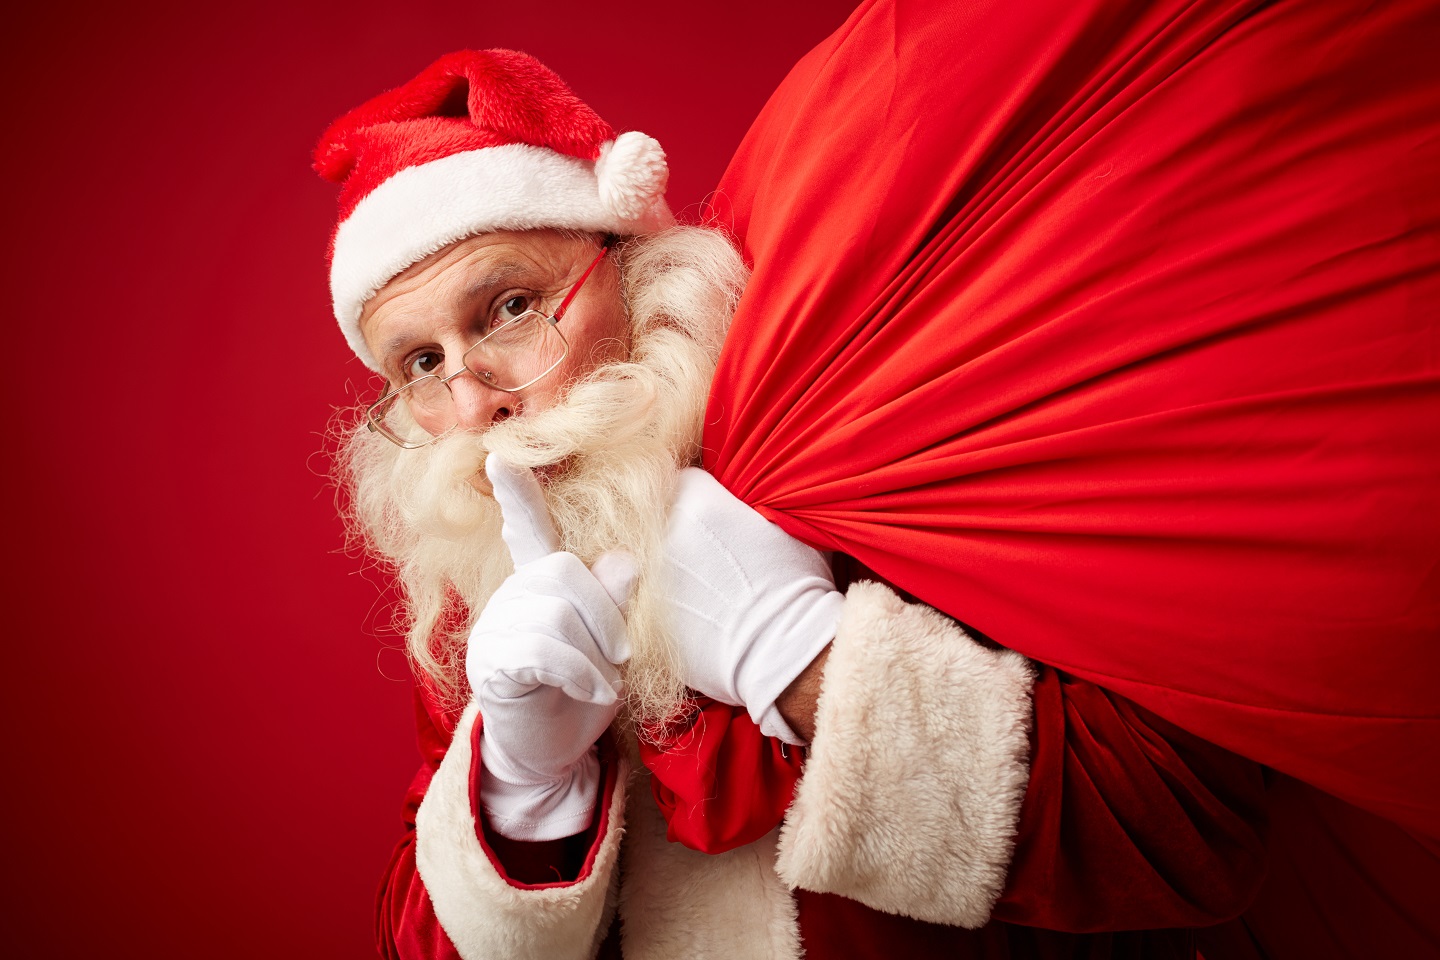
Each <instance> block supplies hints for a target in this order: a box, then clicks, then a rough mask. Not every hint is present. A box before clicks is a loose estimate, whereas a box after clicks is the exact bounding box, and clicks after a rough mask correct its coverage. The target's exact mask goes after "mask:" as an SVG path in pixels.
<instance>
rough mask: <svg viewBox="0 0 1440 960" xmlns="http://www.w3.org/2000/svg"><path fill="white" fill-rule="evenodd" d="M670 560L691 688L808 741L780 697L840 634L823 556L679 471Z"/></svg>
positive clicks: (668, 573)
mask: <svg viewBox="0 0 1440 960" xmlns="http://www.w3.org/2000/svg"><path fill="white" fill-rule="evenodd" d="M665 561H666V563H665V565H664V569H663V570H662V572H661V576H662V578H663V579H662V580H661V586H662V588H663V589H664V590H665V594H664V595H665V596H666V598H667V599H668V600H669V601H670V603H669V613H670V617H669V622H668V625H669V626H670V628H671V630H672V632H673V635H674V637H675V642H676V644H677V645H678V647H679V649H680V660H681V664H682V668H683V670H684V671H685V681H686V683H688V684H689V685H690V687H691V688H693V689H694V690H697V691H698V692H700V693H703V694H705V695H707V696H709V697H712V698H714V699H716V700H719V701H721V702H722V703H728V704H731V705H734V706H744V707H745V708H746V709H747V710H748V711H749V713H750V716H751V718H753V719H754V720H755V722H756V723H757V724H759V726H760V730H761V732H762V733H764V734H765V735H766V736H771V737H779V738H780V739H781V740H785V741H786V742H788V743H796V744H799V743H804V741H803V740H802V739H801V738H800V737H799V736H797V735H796V734H795V732H794V731H793V730H792V729H791V728H790V725H789V724H788V723H786V722H785V719H784V718H783V717H782V716H781V715H780V711H779V710H778V709H777V708H776V706H775V700H776V698H778V697H779V696H780V694H782V693H783V692H785V688H786V687H788V686H790V684H791V682H792V681H794V679H795V678H796V677H798V676H799V675H800V673H801V672H802V671H803V670H804V669H805V668H806V667H807V666H809V665H810V661H812V660H814V659H815V657H816V656H817V655H818V654H819V653H820V652H821V651H822V650H824V649H825V646H826V645H827V644H828V643H829V642H830V641H831V640H833V639H834V637H835V627H836V624H837V623H838V622H839V620H840V608H841V606H842V605H843V603H844V597H843V596H842V595H841V594H840V592H839V591H837V590H836V589H835V580H834V578H833V576H832V575H831V573H830V564H829V562H828V561H827V560H826V558H825V556H824V554H822V553H821V552H820V551H818V550H815V549H813V548H811V547H808V546H806V545H805V544H803V543H801V542H800V541H799V540H796V539H795V538H794V537H792V536H790V534H788V533H786V532H785V531H784V530H781V529H780V528H779V527H777V526H776V525H775V524H773V523H771V522H770V521H769V520H766V519H765V518H764V517H762V516H760V514H758V513H756V512H755V511H754V510H753V509H751V508H750V507H749V506H748V505H746V504H745V503H743V502H742V501H740V500H738V499H736V498H735V497H734V496H733V495H732V494H731V493H730V492H729V491H728V490H726V489H725V488H724V487H722V486H721V485H720V483H719V481H717V480H716V479H715V478H714V477H712V476H710V475H709V474H708V473H706V472H705V471H703V470H697V469H695V468H693V467H691V468H689V469H686V470H682V471H681V472H680V481H679V484H678V486H677V493H676V496H675V503H674V505H673V506H672V507H671V509H670V520H669V525H668V527H667V529H666V534H665Z"/></svg>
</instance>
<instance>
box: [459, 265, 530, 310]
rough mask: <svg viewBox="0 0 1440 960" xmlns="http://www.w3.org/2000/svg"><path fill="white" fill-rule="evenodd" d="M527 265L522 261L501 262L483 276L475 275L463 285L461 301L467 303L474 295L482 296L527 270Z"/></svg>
mask: <svg viewBox="0 0 1440 960" xmlns="http://www.w3.org/2000/svg"><path fill="white" fill-rule="evenodd" d="M527 269H528V267H527V266H526V265H525V264H523V263H502V264H499V265H498V266H496V267H495V268H494V269H492V270H491V271H490V272H489V273H487V274H485V275H484V276H483V277H476V278H475V279H474V280H472V281H470V282H469V283H467V284H466V285H465V288H464V290H463V291H461V294H460V302H461V303H469V302H470V301H471V300H474V299H475V298H476V297H479V296H482V295H483V294H485V293H487V292H488V291H490V290H493V289H495V288H496V287H500V286H504V285H505V284H507V283H511V282H513V281H514V280H515V278H516V277H519V276H521V275H522V274H524V273H525V272H526V271H527Z"/></svg>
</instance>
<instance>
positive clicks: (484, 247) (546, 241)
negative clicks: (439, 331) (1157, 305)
mask: <svg viewBox="0 0 1440 960" xmlns="http://www.w3.org/2000/svg"><path fill="white" fill-rule="evenodd" d="M602 242H603V239H602V238H598V237H592V236H591V235H589V234H577V233H569V232H565V231H559V230H526V231H501V232H495V233H484V234H477V235H475V236H471V237H466V238H465V239H463V240H459V241H456V242H455V243H452V244H449V245H448V246H446V247H442V248H441V249H439V250H437V251H435V252H434V253H432V254H430V255H429V256H427V257H424V258H423V259H421V260H419V261H417V262H416V263H413V264H411V265H410V266H409V267H406V268H405V269H404V270H403V271H401V272H400V273H398V274H396V275H395V276H394V277H392V278H390V280H389V281H387V282H386V283H385V284H384V285H383V286H382V287H381V288H380V289H379V291H377V292H376V294H375V296H373V297H371V298H370V300H369V301H367V302H366V304H365V307H364V310H363V311H362V313H361V319H360V323H361V328H362V330H363V329H364V328H365V326H366V324H367V321H368V320H370V319H372V318H373V317H374V316H375V315H376V314H377V313H385V312H387V310H388V309H389V308H390V306H391V305H392V304H394V303H397V302H399V301H402V300H403V301H410V300H426V301H429V300H436V301H449V300H454V299H457V298H458V299H462V300H468V299H470V298H471V297H472V296H473V295H475V294H477V293H479V292H481V291H483V290H484V289H486V288H490V287H495V286H503V285H506V284H517V285H521V286H526V287H529V288H535V289H537V290H540V291H544V290H545V289H546V288H547V287H553V286H557V285H564V284H565V283H566V282H567V281H568V279H569V275H570V274H571V273H573V272H574V270H575V264H576V263H577V262H579V261H580V260H582V259H586V258H588V257H592V256H593V255H594V253H593V251H594V250H595V249H596V248H597V247H598V246H599V244H600V243H602ZM587 262H588V261H587ZM367 339H368V338H367Z"/></svg>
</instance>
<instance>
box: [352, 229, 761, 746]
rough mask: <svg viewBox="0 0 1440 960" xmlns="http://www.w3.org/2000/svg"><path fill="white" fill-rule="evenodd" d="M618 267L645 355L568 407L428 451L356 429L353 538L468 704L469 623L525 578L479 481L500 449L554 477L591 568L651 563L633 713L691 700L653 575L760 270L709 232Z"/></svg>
mask: <svg viewBox="0 0 1440 960" xmlns="http://www.w3.org/2000/svg"><path fill="white" fill-rule="evenodd" d="M617 264H618V266H619V269H620V276H621V290H622V296H623V298H624V301H625V305H626V308H627V312H628V315H629V317H630V320H631V324H632V349H631V352H630V356H629V357H628V358H626V359H624V360H621V361H616V362H611V363H606V364H604V365H603V366H601V367H599V368H597V369H596V370H594V371H592V372H591V373H590V374H588V375H586V376H585V377H583V378H582V379H580V380H578V381H576V382H574V383H571V384H568V385H567V386H566V388H565V390H564V393H563V398H562V399H561V401H560V402H559V403H557V404H556V405H555V406H553V407H551V408H549V409H546V410H541V411H537V412H534V413H525V414H524V415H522V416H518V417H512V418H511V419H509V420H506V421H504V422H502V423H500V424H498V425H496V426H495V427H493V428H492V429H491V430H489V431H488V432H487V433H485V434H483V435H478V436H477V435H475V434H469V433H459V434H454V435H451V436H448V437H446V438H444V439H443V440H441V441H440V442H438V443H436V444H433V445H431V446H429V447H424V448H421V449H420V450H402V449H400V448H399V447H397V446H395V445H394V444H391V443H390V442H389V441H387V440H385V439H384V438H383V437H380V436H379V435H378V434H373V433H371V432H369V431H368V430H366V429H365V428H364V424H363V422H361V423H358V424H355V425H354V426H353V427H349V428H347V430H346V431H345V437H344V439H343V445H342V448H341V451H340V455H339V457H338V458H337V468H338V469H337V473H338V475H339V479H340V481H341V484H342V488H343V489H344V490H345V491H347V492H348V499H347V500H346V501H344V503H343V506H342V509H343V512H344V514H345V516H346V519H347V521H348V527H349V530H350V532H351V535H352V537H353V538H355V539H356V540H357V541H358V542H359V543H360V544H362V545H363V546H364V548H365V549H366V550H367V551H368V552H369V553H370V554H371V555H372V556H374V557H376V558H377V559H379V560H380V561H381V562H382V563H383V564H384V565H386V566H388V567H390V568H391V570H392V571H393V573H394V575H395V577H396V579H397V581H398V582H399V583H400V585H401V587H402V588H403V592H404V604H403V608H402V609H401V610H400V612H399V626H400V628H401V629H402V630H403V631H404V633H405V637H406V650H407V652H408V654H409V657H410V661H411V664H412V667H413V669H414V670H415V671H416V673H417V674H418V675H420V676H421V677H422V678H423V679H425V680H426V681H427V682H428V683H429V685H430V686H431V687H432V689H434V690H435V691H436V692H437V693H438V694H439V695H440V696H441V697H442V698H443V699H444V700H446V701H447V702H449V703H450V704H452V705H458V704H459V703H462V702H463V701H464V700H466V699H467V698H468V695H469V692H468V688H467V685H466V683H465V673H464V650H465V643H466V640H467V637H468V634H469V630H470V627H471V625H472V624H473V622H474V619H475V617H476V616H477V615H478V614H479V612H480V610H481V609H482V608H483V607H484V604H485V601H486V600H487V599H488V598H489V596H490V594H491V593H492V592H493V591H494V589H495V588H496V586H498V585H499V583H500V581H501V580H502V579H504V577H506V576H508V575H509V573H510V572H511V564H510V558H509V555H508V554H507V552H506V550H505V547H504V544H503V542H502V541H501V540H500V516H499V510H498V508H497V507H496V505H495V502H494V500H493V499H491V498H490V497H488V496H484V495H482V494H480V493H477V492H476V490H475V488H474V486H472V484H471V482H470V481H471V480H472V479H473V478H474V477H476V476H477V475H480V474H481V473H482V471H483V465H484V460H485V457H486V456H487V455H488V454H489V453H496V454H498V455H501V456H503V457H504V458H505V459H506V460H508V461H510V462H511V463H514V464H517V465H519V466H525V467H533V468H545V470H544V471H543V473H542V475H543V476H544V477H545V478H546V483H545V492H546V498H547V500H548V502H549V505H550V510H551V515H552V517H553V518H554V521H555V525H556V528H557V530H558V531H559V533H560V536H561V540H562V545H563V547H564V549H566V550H569V551H571V552H572V553H575V554H576V555H578V556H579V557H580V558H581V559H583V560H585V561H586V562H587V563H589V562H593V561H594V560H595V558H596V557H598V556H599V555H600V554H602V553H605V552H607V551H610V550H617V549H618V550H624V551H627V552H629V553H630V554H632V555H633V556H634V557H635V558H636V559H637V561H638V562H639V567H640V577H639V580H638V581H637V585H636V591H635V594H634V597H633V598H632V600H631V602H630V605H629V612H628V620H629V628H630V635H631V647H632V651H633V654H632V659H631V662H630V664H629V666H628V667H627V669H626V681H627V686H628V688H629V695H628V696H629V699H628V707H629V710H630V713H631V714H632V716H635V717H637V718H641V719H662V718H665V717H668V716H670V715H672V713H673V711H674V709H675V708H676V706H677V705H678V704H679V702H680V700H681V698H682V697H683V695H684V684H683V681H682V679H681V678H680V675H679V672H678V671H677V670H676V669H675V661H674V648H673V644H672V643H671V642H670V639H669V637H668V635H667V634H666V631H665V627H664V618H663V612H662V611H663V607H662V605H661V604H660V603H659V602H658V599H659V598H657V597H656V596H655V595H654V592H653V590H652V588H651V583H652V577H651V576H650V571H651V568H652V567H653V566H654V564H655V561H656V558H657V555H658V548H659V545H660V543H661V540H662V538H663V535H664V529H665V512H666V507H667V506H668V504H669V503H670V499H671V493H672V490H673V486H674V481H675V476H676V470H677V469H678V468H680V467H684V466H690V465H693V464H695V463H697V462H698V460H699V453H700V439H701V431H702V428H703V422H704V415H705V404H706V400H707V397H708V394H709V387H710V381H711V379H712V378H713V377H714V373H715V363H716V360H717V358H718V357H719V354H720V348H721V345H722V343H723V342H724V339H725V334H726V331H727V329H728V326H729V322H730V317H731V315H732V314H733V313H734V311H735V305H736V303H737V301H738V299H739V296H740V292H741V290H742V289H743V288H744V285H745V281H746V279H747V271H746V268H745V265H744V263H743V261H742V260H741V259H740V256H739V254H738V253H737V252H736V250H735V248H734V246H733V245H732V244H731V243H730V241H729V240H728V239H727V238H726V237H725V236H724V235H722V234H720V233H718V232H716V231H713V230H709V229H705V228H700V227H674V228H671V229H670V230H666V231H663V232H661V233H657V234H653V235H651V236H647V237H642V238H636V239H631V240H627V241H625V242H623V243H622V244H621V245H620V247H619V249H618V251H617Z"/></svg>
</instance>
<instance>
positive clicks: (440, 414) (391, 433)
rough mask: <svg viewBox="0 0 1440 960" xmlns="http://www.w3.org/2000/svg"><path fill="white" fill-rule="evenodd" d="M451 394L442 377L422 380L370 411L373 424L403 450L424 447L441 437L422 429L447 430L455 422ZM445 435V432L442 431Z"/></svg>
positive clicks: (408, 384)
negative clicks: (440, 426) (435, 427)
mask: <svg viewBox="0 0 1440 960" xmlns="http://www.w3.org/2000/svg"><path fill="white" fill-rule="evenodd" d="M451 406H452V404H451V402H450V391H449V390H447V389H446V388H445V385H444V384H443V383H441V382H440V378H439V377H421V378H420V379H419V380H414V381H411V382H410V383H407V384H406V385H405V386H404V387H402V388H401V389H399V390H398V391H396V392H395V393H394V394H393V395H392V396H391V397H389V398H388V399H387V400H385V401H383V402H381V403H377V404H376V405H375V406H374V407H371V408H370V422H371V423H373V424H375V426H376V427H378V428H379V429H380V431H381V432H382V433H384V434H385V435H386V436H388V437H389V438H390V439H391V440H394V441H395V442H396V443H398V444H400V445H401V446H403V447H423V446H424V445H425V444H427V443H430V442H432V441H433V440H435V438H436V437H437V436H438V434H433V433H430V432H429V431H427V430H426V429H425V428H423V427H421V426H420V423H421V422H424V423H427V424H430V425H431V426H436V425H443V427H445V428H448V427H449V426H450V421H451V419H453V414H452V410H451ZM442 432H443V430H442Z"/></svg>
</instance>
